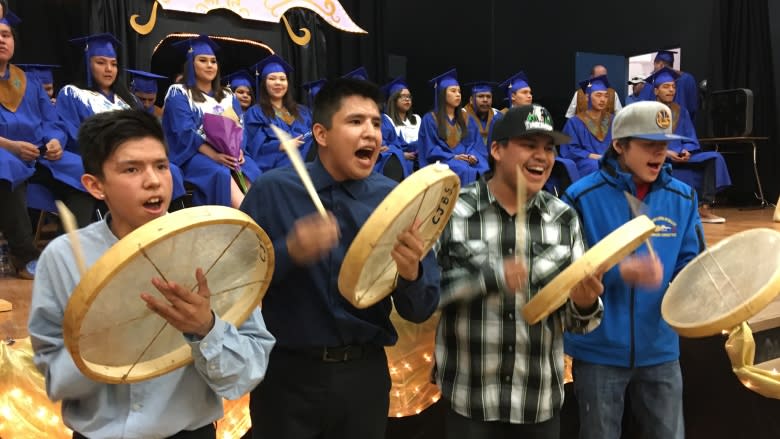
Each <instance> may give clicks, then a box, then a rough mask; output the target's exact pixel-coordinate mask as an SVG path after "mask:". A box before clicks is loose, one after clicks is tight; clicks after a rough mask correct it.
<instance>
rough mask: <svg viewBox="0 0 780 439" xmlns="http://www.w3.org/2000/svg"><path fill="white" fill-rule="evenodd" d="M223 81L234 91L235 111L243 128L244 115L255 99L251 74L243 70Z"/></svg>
mask: <svg viewBox="0 0 780 439" xmlns="http://www.w3.org/2000/svg"><path fill="white" fill-rule="evenodd" d="M222 81H223V84H226V85H227V86H228V87H230V90H231V91H233V98H234V99H233V111H235V112H236V114H237V115H238V118H239V119H240V121H241V125H242V126H243V125H244V113H246V111H247V110H249V107H251V106H252V103H254V99H255V98H254V91H253V89H252V77H251V76H249V72H247V71H246V70H243V69H241V70H238V71H235V72H233V73H231V74H229V75H227V76H225V77H224V78H222Z"/></svg>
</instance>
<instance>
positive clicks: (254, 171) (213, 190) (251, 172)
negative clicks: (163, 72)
mask: <svg viewBox="0 0 780 439" xmlns="http://www.w3.org/2000/svg"><path fill="white" fill-rule="evenodd" d="M174 45H175V46H176V48H178V49H179V50H181V51H182V52H184V53H186V60H185V62H184V67H183V71H184V83H182V84H173V85H171V86H170V88H168V93H167V95H166V96H165V104H164V105H163V118H162V125H163V130H164V131H165V138H166V140H167V141H168V146H169V147H170V154H171V161H172V162H173V163H175V164H177V165H178V166H179V167H181V170H182V172H183V173H184V180H185V181H187V182H188V183H190V184H192V185H193V186H194V187H195V191H194V193H193V197H192V198H193V203H194V204H195V205H196V206H199V205H204V204H218V205H222V206H232V207H236V208H237V207H238V206H240V205H241V201H243V200H244V192H243V190H242V188H241V187H240V186H239V183H238V182H236V181H235V180H234V179H233V177H232V175H231V172H232V171H235V169H236V168H237V167H240V169H241V172H242V173H243V176H244V177H245V179H246V181H247V183H248V184H250V185H251V182H253V181H254V180H255V179H256V178H257V177H258V175H260V170H259V169H258V168H257V165H256V164H255V162H254V160H252V158H251V157H250V156H249V155H248V154H246V153H245V150H244V149H243V148H242V149H241V151H240V154H239V157H238V158H237V159H236V158H234V157H231V156H230V155H228V154H223V153H221V152H219V151H217V150H216V149H214V148H213V147H212V146H211V145H210V144H209V143H208V141H207V140H206V133H205V131H204V130H203V115H204V114H205V113H208V114H216V115H220V116H224V117H228V118H231V119H233V120H235V121H237V122H239V118H238V115H237V114H236V113H235V112H234V111H233V99H234V97H233V93H231V92H230V90H229V89H228V88H225V87H222V85H220V81H219V64H218V62H217V57H216V55H215V53H214V52H215V51H216V50H218V49H219V48H218V46H217V45H216V43H214V42H213V41H211V39H210V38H209V37H207V36H203V35H201V36H198V37H195V38H190V39H188V40H184V41H179V42H177V43H175V44H174Z"/></svg>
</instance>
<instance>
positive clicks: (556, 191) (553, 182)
mask: <svg viewBox="0 0 780 439" xmlns="http://www.w3.org/2000/svg"><path fill="white" fill-rule="evenodd" d="M567 177H568V184H571V183H574V182H575V181H577V180H579V179H580V172H579V171H578V170H577V164H576V163H574V161H573V160H569V159H565V158H562V157H555V163H554V164H553V169H552V173H551V174H550V178H548V179H547V182H546V183H545V184H544V190H546V191H547V192H549V193H551V194H553V195H555V196H556V197H557V196H559V195H561V194H563V193H564V192H566V189H567V188H568V186H567V185H566V183H567V181H566V179H567Z"/></svg>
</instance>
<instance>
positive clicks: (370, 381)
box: [241, 79, 439, 439]
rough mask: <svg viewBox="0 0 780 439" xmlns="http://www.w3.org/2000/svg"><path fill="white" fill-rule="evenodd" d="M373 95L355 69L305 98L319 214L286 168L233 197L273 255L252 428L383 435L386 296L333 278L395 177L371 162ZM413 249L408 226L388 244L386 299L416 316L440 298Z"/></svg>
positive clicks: (258, 434) (376, 121) (367, 437)
mask: <svg viewBox="0 0 780 439" xmlns="http://www.w3.org/2000/svg"><path fill="white" fill-rule="evenodd" d="M380 102H381V96H380V94H379V91H378V89H377V88H376V86H374V85H373V84H371V83H369V82H366V81H361V80H355V79H337V80H335V81H328V83H327V84H325V86H323V88H322V89H321V90H320V92H319V93H318V94H317V97H316V98H315V101H314V112H313V121H314V125H313V127H312V134H313V136H314V139H315V140H316V142H317V144H318V158H317V159H316V160H315V161H314V162H311V163H308V164H307V165H306V169H307V170H308V173H309V174H310V176H311V180H312V182H313V186H314V189H315V190H316V192H317V195H318V196H319V198H320V199H321V200H322V203H323V204H324V206H325V208H326V209H327V210H328V211H329V214H328V215H327V216H325V217H323V216H322V215H320V214H319V213H317V211H316V210H315V205H314V204H313V203H312V200H311V198H310V196H309V195H308V194H307V191H306V190H305V187H304V185H303V184H302V182H301V178H300V177H299V176H298V175H297V174H296V171H295V170H294V169H293V168H291V167H287V168H280V169H275V170H273V171H271V172H268V173H266V174H263V175H262V176H261V177H260V178H259V179H258V180H257V181H255V184H253V185H252V189H251V190H250V191H249V193H247V196H246V199H245V200H244V203H243V204H242V206H241V209H242V210H243V211H245V212H247V213H248V214H249V215H251V216H252V217H253V218H254V219H255V220H256V221H257V223H258V224H259V225H260V227H262V228H263V229H264V230H265V231H266V232H267V233H268V235H269V237H270V238H271V240H272V241H273V245H274V251H275V257H276V269H275V272H274V276H273V280H272V281H271V286H270V287H269V289H268V292H267V294H266V296H265V298H264V300H263V315H264V317H265V318H266V321H267V322H268V328H269V329H270V330H271V332H272V333H273V334H274V336H275V337H276V338H277V344H276V347H275V348H274V350H273V353H272V354H271V362H270V365H269V369H268V374H267V376H266V378H265V380H264V382H263V383H262V384H261V385H260V386H258V387H257V388H256V389H255V390H254V391H253V392H252V397H251V405H250V411H251V415H252V432H253V435H254V437H255V438H264V439H265V438H272V439H276V438H301V439H304V438H319V439H350V438H354V439H379V438H384V435H385V424H386V420H387V411H388V404H389V402H388V392H389V390H390V377H389V373H388V369H387V359H386V357H385V352H384V346H385V345H391V344H393V343H395V341H396V339H397V335H396V332H395V330H394V328H393V326H392V324H391V323H390V319H389V314H390V309H391V299H390V297H387V298H385V299H383V300H382V301H380V302H379V303H377V304H376V305H374V306H371V307H368V308H366V309H357V308H355V307H353V306H352V305H351V304H350V303H349V302H348V301H347V300H346V299H344V298H343V297H342V296H341V295H340V293H339V287H338V283H337V280H338V276H339V271H340V270H341V269H342V267H341V265H342V260H343V259H344V255H345V253H346V251H347V249H348V248H349V246H350V244H351V243H352V240H353V239H354V238H355V235H356V234H357V233H358V231H359V230H360V228H361V227H362V226H363V224H364V223H365V222H366V220H367V219H368V217H369V215H371V213H372V212H373V211H374V209H375V208H376V207H377V205H379V203H380V202H381V201H382V200H383V199H384V198H385V197H386V196H387V195H388V194H389V193H390V191H391V190H392V189H393V187H394V186H395V185H396V183H395V182H394V181H392V180H390V179H388V178H386V177H384V176H382V175H380V174H377V173H373V169H374V165H375V164H376V160H377V157H378V156H379V152H380V148H381V145H382V136H381V124H382V115H381V113H380V112H379V108H380ZM423 248H424V247H423V241H422V239H421V237H420V234H419V232H418V231H417V229H416V226H411V227H410V228H408V229H407V230H405V231H404V232H402V233H401V234H400V235H399V236H398V239H397V241H396V243H395V247H394V248H393V250H392V255H391V257H392V260H393V261H395V263H396V265H397V267H398V280H397V287H396V288H395V290H394V291H393V292H392V303H393V304H394V305H395V308H396V310H397V311H398V313H399V314H400V315H401V317H403V318H405V319H407V320H411V321H414V322H422V321H424V320H426V319H427V318H428V317H429V316H430V315H431V314H432V313H433V311H434V310H435V309H436V305H437V304H438V301H439V271H438V267H437V266H436V261H435V259H434V257H433V254H432V252H430V253H429V254H428V255H424V254H423ZM388 252H389V250H388ZM423 256H425V257H424V258H423ZM388 259H390V258H388ZM420 260H422V262H420ZM388 262H389V261H388ZM345 268H346V269H354V270H359V269H360V267H345Z"/></svg>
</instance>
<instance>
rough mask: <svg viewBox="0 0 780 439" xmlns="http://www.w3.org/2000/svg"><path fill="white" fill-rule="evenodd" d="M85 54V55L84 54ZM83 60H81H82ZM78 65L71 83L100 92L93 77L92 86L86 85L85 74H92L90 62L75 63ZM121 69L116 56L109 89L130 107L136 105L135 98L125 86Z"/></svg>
mask: <svg viewBox="0 0 780 439" xmlns="http://www.w3.org/2000/svg"><path fill="white" fill-rule="evenodd" d="M84 56H86V55H84ZM82 61H83V60H82ZM76 64H77V65H78V67H77V69H76V70H77V73H76V80H75V81H73V85H75V86H76V87H78V88H80V89H83V90H92V91H96V92H98V93H99V92H100V87H99V86H98V84H97V81H95V78H94V77H93V78H92V87H87V79H86V78H87V75H92V67H91V66H92V62H91V61H90V62H89V63H86V62H78V63H76ZM87 64H89V66H90V67H89V70H87ZM122 71H123V69H122V66H121V65H120V63H119V58H117V63H116V79H114V83H113V84H111V86H110V87H109V89H110V90H111V92H112V93H114V94H115V95H117V96H119V98H120V99H122V100H123V101H125V103H126V104H127V105H129V106H131V107H136V104H137V102H138V101H137V100H136V99H135V96H133V94H132V93H130V90H128V89H127V86H125V78H124V74H123V73H122Z"/></svg>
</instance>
